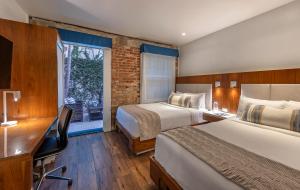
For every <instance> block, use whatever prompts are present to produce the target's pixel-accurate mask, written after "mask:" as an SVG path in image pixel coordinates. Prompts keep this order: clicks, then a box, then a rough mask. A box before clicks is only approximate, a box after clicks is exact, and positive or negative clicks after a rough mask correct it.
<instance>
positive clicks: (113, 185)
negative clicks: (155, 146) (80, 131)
mask: <svg viewBox="0 0 300 190" xmlns="http://www.w3.org/2000/svg"><path fill="white" fill-rule="evenodd" d="M69 140H70V142H69V144H68V147H67V149H66V150H65V151H64V152H63V153H62V154H61V155H59V156H58V158H57V160H56V163H55V165H56V166H58V165H62V164H65V165H66V166H67V168H68V169H67V171H66V172H65V176H67V177H71V178H72V179H73V185H72V186H70V187H69V188H68V187H67V182H65V181H57V180H50V179H47V180H45V181H44V183H43V184H42V188H41V189H42V190H60V189H72V190H95V189H99V190H118V189H130V190H135V189H141V190H142V189H146V190H156V187H155V185H154V183H153V182H152V180H151V178H150V173H149V167H150V165H149V157H150V156H151V155H152V154H153V152H150V153H146V154H143V155H140V156H134V155H132V154H131V153H130V152H129V150H128V148H127V147H126V140H125V138H124V136H123V135H122V134H120V133H117V132H109V133H97V134H92V135H84V136H79V137H73V138H70V139H69Z"/></svg>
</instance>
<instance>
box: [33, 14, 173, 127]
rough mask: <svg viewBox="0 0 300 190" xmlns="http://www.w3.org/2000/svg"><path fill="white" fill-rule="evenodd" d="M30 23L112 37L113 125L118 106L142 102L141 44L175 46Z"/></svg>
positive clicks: (45, 22)
mask: <svg viewBox="0 0 300 190" xmlns="http://www.w3.org/2000/svg"><path fill="white" fill-rule="evenodd" d="M30 23H32V24H38V25H43V26H51V27H57V28H65V29H70V30H76V31H80V32H86V33H90V34H95V35H101V36H104V37H109V38H112V41H113V44H112V96H111V106H112V125H113V126H114V121H115V114H116V111H117V108H118V106H121V105H126V104H137V103H139V102H140V46H141V44H142V43H148V44H154V45H159V46H164V47H174V46H170V45H166V44H162V43H157V42H151V41H147V40H142V39H137V38H131V37H127V36H122V35H116V34H110V33H106V32H102V31H98V30H92V29H87V28H83V27H79V26H74V25H69V24H64V23H59V22H54V21H49V20H43V19H39V18H31V19H30Z"/></svg>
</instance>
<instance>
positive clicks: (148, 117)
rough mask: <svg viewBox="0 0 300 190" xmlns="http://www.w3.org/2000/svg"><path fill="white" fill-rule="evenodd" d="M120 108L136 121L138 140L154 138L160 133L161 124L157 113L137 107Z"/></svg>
mask: <svg viewBox="0 0 300 190" xmlns="http://www.w3.org/2000/svg"><path fill="white" fill-rule="evenodd" d="M122 108H123V109H124V110H125V111H126V112H127V113H129V114H130V115H132V116H133V117H134V118H135V119H136V120H137V122H138V125H139V131H140V140H148V139H152V138H155V137H156V136H157V135H158V134H159V133H160V129H161V123H160V117H159V115H158V114H157V113H155V112H153V111H150V110H146V109H144V108H141V107H139V106H137V105H126V106H122Z"/></svg>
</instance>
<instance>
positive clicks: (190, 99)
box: [168, 92, 205, 109]
mask: <svg viewBox="0 0 300 190" xmlns="http://www.w3.org/2000/svg"><path fill="white" fill-rule="evenodd" d="M168 103H169V104H172V105H176V106H181V107H186V108H196V109H205V93H181V92H176V93H175V92H172V93H171V95H170V96H169V99H168Z"/></svg>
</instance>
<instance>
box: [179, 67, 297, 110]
mask: <svg viewBox="0 0 300 190" xmlns="http://www.w3.org/2000/svg"><path fill="white" fill-rule="evenodd" d="M215 81H221V87H220V88H215ZM230 81H237V87H236V88H230ZM176 83H177V84H203V83H211V84H213V101H217V102H218V103H219V105H220V108H227V109H228V110H229V111H230V112H236V110H237V108H238V104H239V99H240V95H241V84H300V69H298V68H297V69H283V70H270V71H253V72H241V73H225V74H212V75H199V76H184V77H177V79H176Z"/></svg>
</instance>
